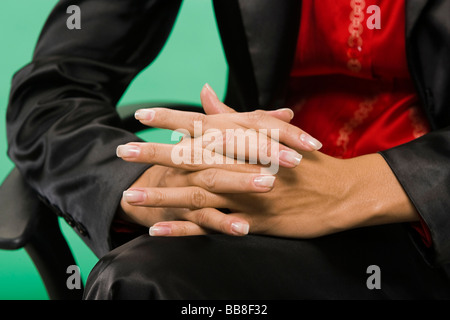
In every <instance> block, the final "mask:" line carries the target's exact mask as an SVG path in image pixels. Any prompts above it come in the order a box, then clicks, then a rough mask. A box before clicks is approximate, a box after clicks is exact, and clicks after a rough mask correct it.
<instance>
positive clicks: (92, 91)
mask: <svg viewBox="0 0 450 320" xmlns="http://www.w3.org/2000/svg"><path fill="white" fill-rule="evenodd" d="M180 2H181V1H173V0H171V1H167V0H159V1H158V0H153V1H150V0H148V1H144V0H142V1H121V0H120V1H119V0H80V1H65V0H62V1H59V2H58V3H57V5H56V7H55V8H54V10H53V11H52V12H51V14H50V16H49V17H48V20H47V22H46V23H45V25H44V27H43V29H42V32H41V35H40V37H39V40H38V43H37V45H36V48H35V52H34V55H33V59H32V61H31V62H30V63H29V64H28V65H26V66H24V67H23V68H22V69H21V70H19V71H18V72H17V73H16V74H15V75H14V77H13V80H12V85H11V93H10V100H9V105H8V110H7V137H8V144H9V149H8V155H9V157H10V158H11V159H12V161H13V162H14V163H15V165H16V166H17V167H18V169H19V170H20V172H21V173H22V174H23V175H24V177H25V178H26V180H27V181H28V183H29V184H30V185H31V187H32V188H33V189H35V190H36V191H37V193H38V194H39V196H40V197H41V198H42V199H43V200H44V201H45V202H46V203H47V204H48V205H50V206H51V207H52V208H53V209H54V210H55V211H56V212H57V213H58V214H59V215H61V216H63V217H64V218H65V219H66V220H68V221H70V222H72V223H71V224H72V225H73V226H75V230H76V231H77V232H78V233H79V234H80V235H81V236H82V239H83V240H84V241H85V242H86V243H87V245H88V246H89V247H90V248H91V249H92V250H93V251H94V253H95V254H96V255H97V256H102V255H103V254H105V253H106V252H108V251H109V250H110V249H111V243H110V235H109V228H110V224H111V221H112V219H113V217H114V214H115V212H116V211H117V207H118V204H119V201H120V198H121V195H122V192H123V191H124V190H125V189H126V188H127V187H128V186H129V185H130V184H132V183H133V181H135V180H136V178H137V177H139V176H140V175H141V174H142V172H143V171H144V170H145V169H147V168H148V166H147V165H143V164H130V163H126V162H124V161H123V160H121V159H118V158H117V157H116V155H115V150H116V147H117V146H118V145H120V144H124V143H127V142H130V141H138V138H137V137H136V136H135V135H134V134H133V133H130V132H127V131H126V130H124V129H122V128H121V122H120V119H119V117H118V114H117V112H116V108H115V107H116V104H117V102H118V100H119V99H120V97H121V96H122V95H123V93H124V91H125V89H126V88H127V87H128V85H129V83H130V82H131V80H132V79H133V78H134V77H135V76H136V74H137V73H138V72H139V71H141V70H142V69H143V68H144V67H146V66H147V65H148V64H149V63H151V62H152V60H153V59H154V58H155V57H156V56H157V54H158V53H159V52H160V50H161V48H162V46H163V45H164V43H165V41H166V40H167V37H168V35H169V33H170V31H171V29H172V26H173V23H174V21H175V18H176V16H177V13H178V10H179V6H180ZM70 5H78V6H79V8H80V11H81V15H80V17H81V29H73V30H70V29H68V28H67V25H66V21H67V19H68V18H69V16H70V14H68V13H67V12H66V11H67V8H68V7H69V6H70ZM19 40H20V39H19ZM149 99H151V97H149Z"/></svg>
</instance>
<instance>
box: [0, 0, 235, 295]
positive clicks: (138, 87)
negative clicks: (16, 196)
mask: <svg viewBox="0 0 450 320" xmlns="http://www.w3.org/2000/svg"><path fill="white" fill-rule="evenodd" d="M56 2H57V1H56V0H2V3H1V7H0V40H1V42H0V45H1V47H0V48H1V49H0V181H3V179H4V178H5V177H6V176H7V175H8V173H9V171H10V170H11V169H12V168H13V163H12V162H11V161H10V160H9V159H8V158H7V155H6V151H7V141H6V128H5V117H6V108H7V104H8V96H9V90H10V83H11V77H12V75H13V74H14V73H15V72H16V71H17V70H19V69H20V68H22V67H23V66H24V65H26V64H27V63H29V62H30V59H31V56H32V52H33V49H34V46H35V44H36V41H37V38H38V36H39V33H40V30H41V28H42V26H43V24H44V22H45V20H46V18H47V16H48V14H49V12H50V11H51V10H52V8H53V6H54V5H55V4H56ZM81 26H82V27H83V11H82V9H81ZM74 32H76V31H74ZM226 80H227V64H226V61H225V57H224V55H223V50H222V46H221V43H220V39H219V35H218V31H217V26H216V21H215V18H214V13H213V8H212V4H211V0H184V2H183V4H182V7H181V10H180V12H179V15H178V17H177V20H176V23H175V27H174V29H173V30H172V33H171V35H170V37H169V40H168V42H167V43H166V45H165V47H164V49H163V51H162V52H161V54H160V55H159V56H158V58H157V59H156V61H155V62H154V63H153V64H151V65H150V66H149V67H148V68H147V69H145V70H143V71H142V72H141V73H140V74H139V75H138V77H136V79H135V80H134V81H133V82H132V84H131V86H130V87H129V88H128V90H127V92H126V93H125V95H124V96H123V97H122V99H121V101H120V103H119V107H120V106H121V105H124V104H128V103H140V102H145V101H155V102H158V101H171V102H188V103H199V102H200V98H199V93H200V90H201V88H202V86H203V85H204V84H205V83H206V82H207V83H209V84H210V85H211V86H212V87H213V88H214V89H215V90H216V92H217V94H218V95H219V97H223V95H224V93H225V89H226ZM141 136H142V137H144V138H145V139H147V140H154V141H165V139H167V138H168V137H169V132H167V131H163V130H156V131H155V130H150V131H147V132H145V133H143V134H142V135H141ZM0 214H1V204H0ZM60 224H61V228H62V230H63V233H64V235H65V237H66V239H67V240H68V242H69V245H70V247H71V248H72V251H73V252H74V256H75V259H76V262H77V264H78V266H79V267H80V270H81V276H82V279H83V281H86V277H87V275H88V274H89V272H90V270H91V269H92V267H93V266H94V264H95V263H96V262H97V258H96V257H95V256H94V254H93V253H92V252H91V251H90V250H89V249H88V248H87V246H86V245H85V244H84V243H83V242H82V241H81V239H79V238H78V237H77V236H76V234H75V232H74V231H73V230H72V229H71V228H70V227H68V226H67V225H66V224H65V222H64V221H63V220H61V221H60ZM68 276H69V275H68ZM0 299H2V300H12V299H17V300H25V299H26V300H31V299H48V296H47V293H46V291H45V288H44V285H43V283H42V281H41V279H40V276H39V274H38V272H37V271H36V269H35V268H34V265H33V263H32V261H31V260H30V258H29V257H28V255H27V254H26V252H25V251H24V249H20V250H14V251H4V250H0Z"/></svg>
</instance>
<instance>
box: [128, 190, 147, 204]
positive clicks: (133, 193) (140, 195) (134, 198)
mask: <svg viewBox="0 0 450 320" xmlns="http://www.w3.org/2000/svg"><path fill="white" fill-rule="evenodd" d="M146 196H147V195H146V193H145V192H144V191H141V190H126V191H124V192H123V200H125V201H126V202H129V203H135V202H143V201H145V198H146Z"/></svg>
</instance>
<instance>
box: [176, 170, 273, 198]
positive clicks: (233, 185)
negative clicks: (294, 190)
mask: <svg viewBox="0 0 450 320" xmlns="http://www.w3.org/2000/svg"><path fill="white" fill-rule="evenodd" d="M184 177H185V178H186V180H187V181H186V182H187V184H188V185H190V186H198V187H201V188H203V189H205V190H207V191H210V192H214V193H248V192H268V191H270V190H272V188H273V185H274V182H275V176H274V175H261V174H249V173H242V172H232V171H226V170H221V169H215V168H211V169H206V170H202V171H197V172H193V173H190V174H188V175H185V176H184Z"/></svg>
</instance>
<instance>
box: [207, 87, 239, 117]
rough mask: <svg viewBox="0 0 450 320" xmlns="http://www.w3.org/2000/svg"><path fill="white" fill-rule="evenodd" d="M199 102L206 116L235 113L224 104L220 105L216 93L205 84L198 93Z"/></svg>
mask: <svg viewBox="0 0 450 320" xmlns="http://www.w3.org/2000/svg"><path fill="white" fill-rule="evenodd" d="M200 100H201V103H202V106H203V110H205V113H206V114H219V113H235V112H236V111H235V110H234V109H232V108H230V107H229V106H227V105H226V104H224V103H222V102H221V101H220V100H219V98H218V97H217V94H216V92H215V91H214V90H213V89H212V88H211V87H210V85H209V84H205V85H204V86H203V88H202V91H201V92H200Z"/></svg>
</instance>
